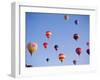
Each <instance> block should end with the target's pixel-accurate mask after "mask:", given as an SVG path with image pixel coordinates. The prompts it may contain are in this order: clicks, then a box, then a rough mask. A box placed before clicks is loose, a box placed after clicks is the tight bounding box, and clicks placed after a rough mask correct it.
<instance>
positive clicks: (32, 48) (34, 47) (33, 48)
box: [27, 42, 38, 56]
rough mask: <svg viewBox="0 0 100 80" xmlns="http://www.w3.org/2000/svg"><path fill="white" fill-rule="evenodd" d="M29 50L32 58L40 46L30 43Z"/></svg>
mask: <svg viewBox="0 0 100 80" xmlns="http://www.w3.org/2000/svg"><path fill="white" fill-rule="evenodd" d="M27 48H28V51H29V52H30V54H31V56H32V54H33V53H34V52H36V51H37V48H38V45H37V43H35V42H30V43H28V45H27Z"/></svg>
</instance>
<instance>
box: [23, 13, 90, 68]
mask: <svg viewBox="0 0 100 80" xmlns="http://www.w3.org/2000/svg"><path fill="white" fill-rule="evenodd" d="M67 15H68V16H69V19H68V20H65V19H64V14H51V13H34V12H26V45H27V44H28V43H29V42H36V43H37V44H38V50H37V52H36V53H33V55H32V56H31V55H30V53H29V51H28V49H27V51H26V53H25V54H26V56H25V59H26V60H25V61H26V64H31V65H32V66H34V67H41V66H63V65H73V60H76V61H77V64H78V65H82V64H89V59H90V57H89V55H88V54H87V53H86V49H87V48H88V46H87V45H86V43H87V42H88V41H89V15H75V14H67ZM75 20H79V24H78V25H76V24H75V23H74V21H75ZM46 31H51V32H52V37H51V38H50V39H49V40H48V39H47V38H46V36H45V32H46ZM75 33H78V34H79V35H80V38H79V40H78V41H75V40H74V39H73V34H75ZM43 42H48V48H47V49H45V48H44V47H43ZM55 44H57V45H58V46H59V49H58V51H55V49H54V45H55ZM77 47H80V48H82V53H81V55H80V56H78V55H77V54H76V52H75V49H76V48H77ZM61 52H63V53H64V55H65V56H66V57H65V60H64V62H62V63H61V62H60V61H59V59H58V55H59V53H61ZM46 58H49V59H50V61H49V62H46Z"/></svg>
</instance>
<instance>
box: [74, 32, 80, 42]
mask: <svg viewBox="0 0 100 80" xmlns="http://www.w3.org/2000/svg"><path fill="white" fill-rule="evenodd" d="M73 38H74V39H75V40H76V41H77V40H78V39H79V38H80V36H79V34H77V33H75V34H74V35H73Z"/></svg>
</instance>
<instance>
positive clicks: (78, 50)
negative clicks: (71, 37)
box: [75, 47, 82, 56]
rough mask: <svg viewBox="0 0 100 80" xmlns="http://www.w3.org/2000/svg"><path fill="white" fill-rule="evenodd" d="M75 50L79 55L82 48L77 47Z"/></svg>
mask: <svg viewBox="0 0 100 80" xmlns="http://www.w3.org/2000/svg"><path fill="white" fill-rule="evenodd" d="M75 51H76V53H77V54H78V55H79V56H80V54H81V52H82V49H81V48H79V47H78V48H76V50H75Z"/></svg>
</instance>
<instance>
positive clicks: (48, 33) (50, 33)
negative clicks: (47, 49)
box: [45, 31, 52, 39]
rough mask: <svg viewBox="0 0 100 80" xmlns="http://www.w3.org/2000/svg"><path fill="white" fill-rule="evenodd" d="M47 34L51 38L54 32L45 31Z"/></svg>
mask: <svg viewBox="0 0 100 80" xmlns="http://www.w3.org/2000/svg"><path fill="white" fill-rule="evenodd" d="M45 35H46V37H47V38H48V39H49V38H51V36H52V32H50V31H47V32H46V33H45Z"/></svg>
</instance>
